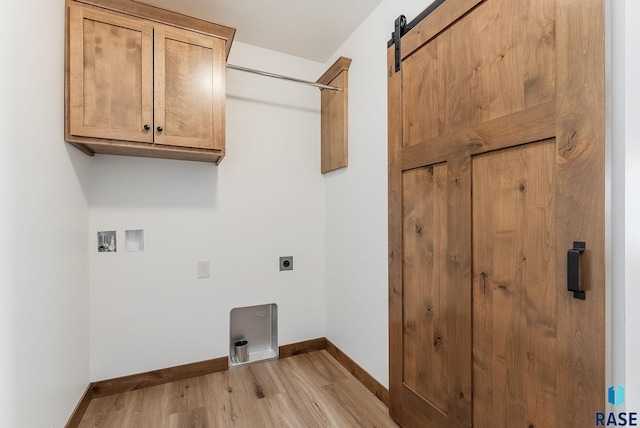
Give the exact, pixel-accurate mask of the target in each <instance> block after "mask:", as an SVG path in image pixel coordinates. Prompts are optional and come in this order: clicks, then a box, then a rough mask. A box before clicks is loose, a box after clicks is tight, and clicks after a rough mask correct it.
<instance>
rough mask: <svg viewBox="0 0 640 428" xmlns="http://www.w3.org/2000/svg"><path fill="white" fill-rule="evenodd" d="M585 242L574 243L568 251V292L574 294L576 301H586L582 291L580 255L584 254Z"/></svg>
mask: <svg viewBox="0 0 640 428" xmlns="http://www.w3.org/2000/svg"><path fill="white" fill-rule="evenodd" d="M584 249H585V243H584V242H574V243H573V248H572V249H570V250H568V251H567V290H568V291H571V292H573V298H574V299H580V300H584V299H585V295H584V291H582V290H580V254H582V253H583V252H584Z"/></svg>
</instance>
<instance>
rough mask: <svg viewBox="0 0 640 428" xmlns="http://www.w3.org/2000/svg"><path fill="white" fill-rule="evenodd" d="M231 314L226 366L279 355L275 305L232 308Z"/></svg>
mask: <svg viewBox="0 0 640 428" xmlns="http://www.w3.org/2000/svg"><path fill="white" fill-rule="evenodd" d="M230 316H231V320H230V334H229V366H237V365H242V364H248V363H254V362H256V361H264V360H270V359H275V358H278V305H276V304H275V303H271V304H266V305H258V306H248V307H243V308H234V309H232V310H231V315H230ZM245 341H246V343H244V342H245ZM236 348H237V349H239V350H241V351H242V355H237V352H236Z"/></svg>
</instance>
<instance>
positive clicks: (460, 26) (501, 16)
mask: <svg viewBox="0 0 640 428" xmlns="http://www.w3.org/2000/svg"><path fill="white" fill-rule="evenodd" d="M467 3H469V4H467ZM473 3H474V2H473V1H472V2H468V1H451V2H445V3H444V4H443V5H441V6H440V7H438V9H436V11H435V12H433V14H432V15H429V16H428V17H427V18H426V19H425V20H424V21H423V22H422V23H421V24H420V25H418V26H417V27H416V28H415V29H414V30H415V31H414V30H412V31H411V32H409V33H408V34H407V35H406V36H405V37H403V39H402V41H403V42H402V43H403V44H402V49H403V55H408V54H409V51H408V49H410V47H409V46H408V43H405V40H407V38H408V40H411V38H412V37H418V36H423V35H421V34H420V32H419V28H420V27H421V26H422V25H424V26H428V27H429V28H431V27H439V26H442V25H444V24H442V23H440V22H439V21H438V20H439V19H440V18H439V15H435V14H436V12H438V11H440V12H438V13H441V12H442V11H445V10H447V8H456V7H460V8H461V10H464V9H467V8H468V7H469V6H471V5H472V4H473ZM465 4H466V6H465ZM442 13H443V12H442ZM457 15H458V14H457V13H456V14H453V15H452V17H454V16H457ZM456 19H457V18H456ZM514 23H517V25H514ZM553 31H554V1H553V0H543V1H538V2H531V1H508V0H491V1H484V2H481V3H480V4H478V5H477V6H476V7H474V8H472V10H471V11H470V12H468V13H466V14H465V15H464V16H463V17H461V18H460V19H457V20H454V21H451V22H450V23H449V24H448V26H447V28H446V31H443V32H440V33H438V34H437V35H436V36H435V37H433V38H432V39H430V40H429V41H428V42H427V41H423V42H422V44H421V45H420V48H419V49H417V50H415V51H413V52H410V53H411V55H409V56H407V57H406V59H405V60H404V61H403V64H402V67H403V71H402V72H403V75H404V78H403V82H404V86H403V92H404V95H405V96H404V99H403V116H404V117H403V122H404V125H405V126H404V135H403V139H404V141H403V146H404V147H408V146H412V145H415V144H419V143H421V142H425V141H428V140H432V139H433V138H436V137H439V136H445V135H449V134H451V133H453V132H459V131H461V130H463V129H466V128H474V127H477V126H478V125H480V124H482V123H485V122H487V121H491V120H493V119H497V118H501V117H504V116H507V115H510V114H513V113H517V112H520V111H522V110H525V109H527V108H531V107H535V106H538V105H540V104H544V103H548V102H552V101H554V90H555V57H554V54H555V51H554V33H553ZM470 34H474V35H475V36H474V37H470V36H469V35H470ZM405 49H407V50H405ZM529 141H531V140H529Z"/></svg>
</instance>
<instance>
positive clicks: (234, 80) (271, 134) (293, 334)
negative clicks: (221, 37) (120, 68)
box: [88, 42, 325, 380]
mask: <svg viewBox="0 0 640 428" xmlns="http://www.w3.org/2000/svg"><path fill="white" fill-rule="evenodd" d="M229 62H230V63H234V64H237V65H242V66H247V67H250V68H257V69H264V70H268V71H272V72H275V73H281V74H289V75H291V74H293V75H295V76H298V77H301V78H305V79H311V80H315V79H317V78H318V77H319V76H320V75H321V74H322V73H323V72H324V68H323V64H319V63H315V62H311V61H307V60H302V59H299V58H295V57H291V56H287V55H283V54H278V53H275V52H272V51H267V50H264V49H260V48H255V47H251V46H248V45H243V44H242V43H238V42H236V43H234V45H233V48H232V50H231V56H230V58H229ZM319 107H320V94H319V91H318V90H317V89H315V88H312V87H307V86H301V85H295V84H292V83H289V82H284V81H280V80H274V79H268V78H265V77H261V76H256V75H251V74H246V73H241V72H238V71H234V70H229V72H228V74H227V157H226V158H225V159H224V160H223V161H222V163H221V164H220V166H217V167H216V166H214V165H212V164H207V163H197V162H181V161H173V160H158V159H142V158H130V157H118V156H101V155H98V156H96V157H95V159H94V160H93V161H92V174H93V176H92V184H91V198H90V231H89V238H88V240H89V246H90V259H91V379H92V380H100V379H105V378H111V377H115V376H121V375H127V374H132V373H139V372H144V371H148V370H153V369H158V368H162V367H168V366H175V365H179V364H185V363H190V362H194V361H201V360H205V359H210V358H217V357H221V356H225V355H228V350H229V348H228V341H229V311H230V310H231V309H232V308H234V307H241V306H249V305H255V304H263V303H277V304H278V316H279V342H280V344H281V345H282V344H287V343H293V342H297V341H301V340H307V339H312V338H316V337H322V336H324V334H325V333H324V180H323V177H322V175H321V174H320V115H319ZM138 228H141V229H144V231H145V250H144V252H138V253H126V252H124V251H123V248H124V246H123V243H124V239H123V236H124V235H123V233H124V230H125V229H138ZM99 230H116V231H117V233H118V238H119V242H120V248H119V249H118V251H117V252H116V253H100V254H99V253H97V251H96V249H95V246H96V232H97V231H99ZM289 255H291V256H294V270H293V271H289V272H279V270H278V260H279V259H278V258H279V256H289ZM198 260H210V261H211V278H210V279H204V280H202V279H201V280H198V279H197V278H196V262H197V261H198Z"/></svg>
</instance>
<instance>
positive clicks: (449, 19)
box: [401, 0, 483, 59]
mask: <svg viewBox="0 0 640 428" xmlns="http://www.w3.org/2000/svg"><path fill="white" fill-rule="evenodd" d="M482 1H483V0H457V1H445V2H444V3H443V4H441V5H440V6H438V8H437V9H436V10H434V11H433V12H431V14H430V15H429V16H428V17H427V19H424V20H422V22H420V23H419V24H418V25H416V26H415V27H414V28H413V29H412V30H411V31H410V32H409V33H407V34H406V35H404V36H403V37H402V45H401V46H402V58H403V59H404V58H405V57H407V56H408V55H410V54H412V53H414V52H415V51H416V49H418V48H420V47H421V46H422V45H424V44H425V43H427V42H429V41H430V40H431V39H432V38H433V37H434V36H435V35H437V34H439V33H440V32H442V31H443V30H444V29H445V28H447V27H449V26H450V25H451V24H452V23H454V22H455V21H456V20H458V19H459V18H460V17H461V16H464V14H466V13H467V12H469V11H470V10H471V9H473V8H474V7H475V6H476V5H477V4H478V3H481V2H482Z"/></svg>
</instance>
